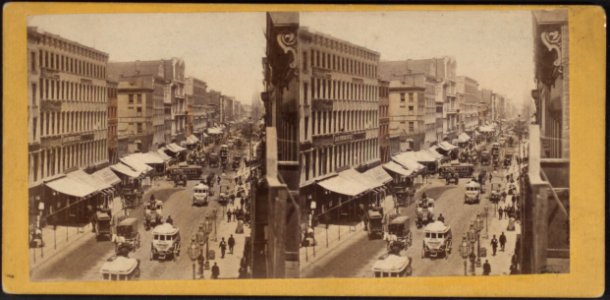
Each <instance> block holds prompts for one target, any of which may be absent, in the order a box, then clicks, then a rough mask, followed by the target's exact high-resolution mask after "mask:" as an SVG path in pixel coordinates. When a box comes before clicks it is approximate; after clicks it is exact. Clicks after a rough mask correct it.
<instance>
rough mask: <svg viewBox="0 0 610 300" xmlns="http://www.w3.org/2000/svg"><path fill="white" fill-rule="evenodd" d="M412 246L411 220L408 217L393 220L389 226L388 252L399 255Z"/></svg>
mask: <svg viewBox="0 0 610 300" xmlns="http://www.w3.org/2000/svg"><path fill="white" fill-rule="evenodd" d="M412 244H413V234H412V232H411V219H410V218H409V217H407V216H399V217H396V218H394V219H392V220H391V221H390V223H389V224H388V252H389V253H395V254H399V253H400V251H401V250H406V249H407V248H408V247H410V246H411V245H412Z"/></svg>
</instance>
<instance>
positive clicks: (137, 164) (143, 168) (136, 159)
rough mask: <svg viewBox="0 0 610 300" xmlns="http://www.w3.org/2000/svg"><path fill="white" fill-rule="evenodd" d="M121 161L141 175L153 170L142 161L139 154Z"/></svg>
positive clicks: (131, 155)
mask: <svg viewBox="0 0 610 300" xmlns="http://www.w3.org/2000/svg"><path fill="white" fill-rule="evenodd" d="M119 160H120V161H121V162H122V163H124V164H126V165H127V166H129V167H130V168H132V169H134V170H136V171H138V172H140V173H147V172H149V171H151V170H152V169H153V168H152V167H151V166H149V165H147V164H146V162H145V161H143V160H142V158H141V156H140V155H139V153H136V154H130V155H127V156H125V157H123V158H121V159H119Z"/></svg>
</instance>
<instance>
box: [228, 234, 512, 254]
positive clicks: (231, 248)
mask: <svg viewBox="0 0 610 300" xmlns="http://www.w3.org/2000/svg"><path fill="white" fill-rule="evenodd" d="M502 235H504V233H502ZM500 241H502V237H500ZM234 247H235V239H234V238H233V235H231V236H229V254H233V248H234ZM502 251H504V246H502Z"/></svg>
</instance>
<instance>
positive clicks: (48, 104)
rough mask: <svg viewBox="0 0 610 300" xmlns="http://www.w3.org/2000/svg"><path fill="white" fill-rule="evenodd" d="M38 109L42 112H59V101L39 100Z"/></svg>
mask: <svg viewBox="0 0 610 300" xmlns="http://www.w3.org/2000/svg"><path fill="white" fill-rule="evenodd" d="M40 110H41V111H43V112H60V111H61V101H53V100H43V101H40Z"/></svg>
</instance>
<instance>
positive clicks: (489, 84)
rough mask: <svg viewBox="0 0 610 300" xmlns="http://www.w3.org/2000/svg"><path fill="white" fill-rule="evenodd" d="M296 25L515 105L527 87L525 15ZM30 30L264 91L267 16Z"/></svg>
mask: <svg viewBox="0 0 610 300" xmlns="http://www.w3.org/2000/svg"><path fill="white" fill-rule="evenodd" d="M301 24H302V25H303V26H308V27H309V28H310V29H311V30H313V31H319V32H323V33H327V34H330V35H332V36H335V37H337V38H341V39H345V40H348V41H350V42H352V43H354V44H357V45H362V46H365V47H367V48H370V49H372V50H375V51H378V52H380V53H381V59H382V60H398V59H407V58H412V59H420V58H430V57H440V56H445V55H449V56H453V57H455V58H456V60H457V74H458V75H467V76H470V77H472V78H474V79H476V80H478V82H479V83H480V86H481V87H484V88H490V89H493V90H495V91H497V92H499V93H501V94H504V95H506V96H508V97H509V98H510V99H511V100H512V101H516V102H517V103H521V102H522V100H523V98H524V95H528V94H529V91H530V90H531V89H532V88H533V58H532V56H533V46H532V41H533V39H532V36H531V35H532V33H531V30H532V24H531V14H530V12H529V11H461V12H449V11H445V12H444V11H434V12H421V11H418V12H415V11H411V12H362V13H358V12H320V13H301ZM29 25H30V26H38V27H40V28H41V29H43V30H45V31H48V32H51V33H54V34H59V35H61V36H63V37H65V38H68V39H71V40H75V41H77V42H79V43H81V44H84V45H87V46H91V47H94V48H96V49H99V50H102V51H105V52H107V53H109V55H110V60H111V61H132V60H152V59H160V58H171V57H181V58H183V59H184V60H185V64H186V75H187V76H188V75H193V76H195V77H198V78H200V79H203V80H205V81H206V82H208V86H209V87H210V88H212V89H215V90H220V91H222V92H223V93H224V94H226V95H231V96H235V97H237V99H238V100H240V101H241V102H244V103H250V102H251V98H252V95H253V94H255V93H257V92H260V91H261V90H262V88H263V87H262V79H263V78H262V67H261V58H262V57H263V56H264V54H265V37H264V30H265V14H264V13H193V14H96V15H45V16H34V17H31V18H30V19H29Z"/></svg>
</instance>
